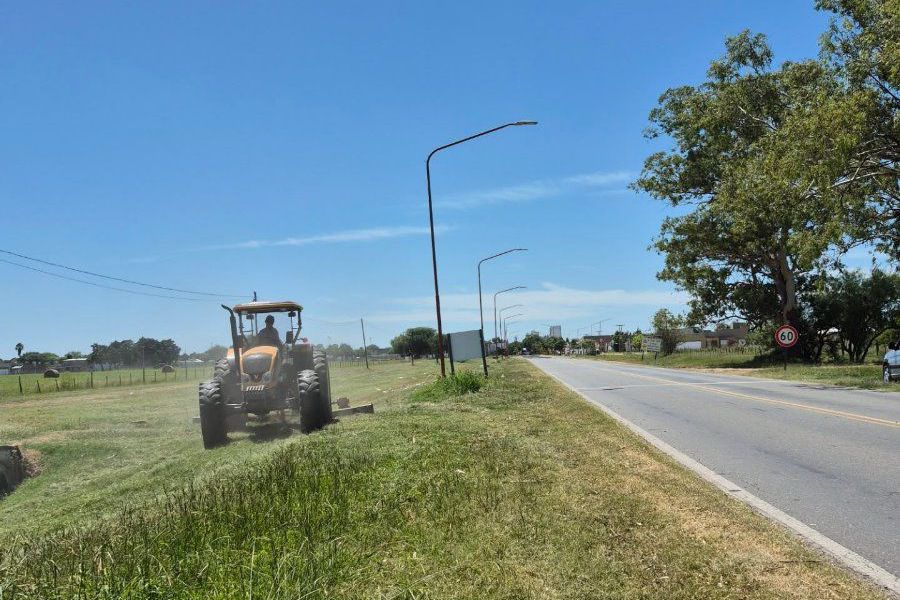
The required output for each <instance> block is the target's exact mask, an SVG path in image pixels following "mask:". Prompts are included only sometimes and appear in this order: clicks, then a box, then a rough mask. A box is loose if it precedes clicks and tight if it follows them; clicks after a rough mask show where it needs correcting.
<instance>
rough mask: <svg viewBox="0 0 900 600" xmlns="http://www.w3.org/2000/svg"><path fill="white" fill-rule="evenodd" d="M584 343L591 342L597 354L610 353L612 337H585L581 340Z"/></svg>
mask: <svg viewBox="0 0 900 600" xmlns="http://www.w3.org/2000/svg"><path fill="white" fill-rule="evenodd" d="M581 339H582V340H584V341H586V342H593V343H594V349H595V350H596V351H597V352H610V351H611V350H612V342H613V336H611V335H586V336H583V337H582V338H581Z"/></svg>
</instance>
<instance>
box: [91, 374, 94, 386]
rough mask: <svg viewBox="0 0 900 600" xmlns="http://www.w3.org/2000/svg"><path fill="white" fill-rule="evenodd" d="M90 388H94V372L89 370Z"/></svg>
mask: <svg viewBox="0 0 900 600" xmlns="http://www.w3.org/2000/svg"><path fill="white" fill-rule="evenodd" d="M91 389H94V372H93V371H91Z"/></svg>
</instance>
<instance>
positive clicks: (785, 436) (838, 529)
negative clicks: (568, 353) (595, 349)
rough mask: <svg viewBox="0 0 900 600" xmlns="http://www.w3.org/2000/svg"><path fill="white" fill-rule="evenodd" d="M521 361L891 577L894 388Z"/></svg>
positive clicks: (898, 556)
mask: <svg viewBox="0 0 900 600" xmlns="http://www.w3.org/2000/svg"><path fill="white" fill-rule="evenodd" d="M531 360H532V362H533V363H534V364H535V365H536V366H538V367H539V368H541V369H543V370H544V371H545V372H547V373H549V374H551V375H554V376H556V377H557V378H559V379H561V380H562V381H564V382H566V383H567V384H569V385H570V386H572V387H573V388H575V389H577V390H578V391H579V392H581V393H582V394H584V395H585V396H587V398H589V399H590V400H591V401H592V402H595V403H597V404H602V405H604V406H606V407H607V408H609V409H612V410H613V411H615V412H616V413H618V414H619V415H621V416H622V417H624V418H626V419H628V420H629V421H631V422H632V423H634V424H636V425H638V426H639V427H641V428H643V429H645V430H647V431H649V432H650V433H652V434H653V435H655V436H656V437H658V438H660V439H661V440H663V441H664V442H666V443H668V444H669V445H671V446H673V447H675V448H676V449H678V450H680V451H681V452H683V453H685V454H687V455H688V456H690V457H691V458H693V459H695V460H697V461H698V462H700V463H702V464H703V465H705V466H706V467H708V468H710V469H712V470H713V471H715V472H716V473H718V474H719V475H722V476H723V477H725V478H727V479H730V480H731V481H733V482H734V483H737V484H738V485H740V486H741V487H743V488H744V489H746V490H747V491H749V492H751V493H752V494H754V495H756V496H757V497H759V498H761V499H763V500H765V501H766V502H768V503H769V504H772V505H773V506H775V507H776V508H779V509H781V510H782V511H784V512H786V513H787V514H789V515H791V516H792V517H794V518H796V519H798V520H800V521H802V522H804V523H806V524H807V525H809V526H810V527H812V528H813V529H816V530H818V531H819V532H820V533H822V534H824V535H826V536H828V537H830V538H831V539H833V540H834V541H836V542H838V543H839V544H841V545H843V546H845V547H847V548H849V549H850V550H853V551H854V552H856V553H857V554H860V555H861V556H863V557H864V558H867V559H868V560H870V561H872V562H874V563H875V564H877V565H879V566H880V567H882V568H883V569H885V570H887V571H889V572H891V573H893V574H894V575H900V394H896V393H891V392H874V391H865V390H853V389H846V388H835V387H828V386H822V385H818V384H805V383H799V382H786V381H773V380H767V379H757V378H753V377H738V376H733V375H720V374H717V373H716V374H713V373H709V374H707V373H699V372H696V371H686V370H678V369H662V368H650V367H643V366H635V365H629V364H622V363H613V362H607V361H595V360H585V359H574V358H562V357H555V358H532V359H531Z"/></svg>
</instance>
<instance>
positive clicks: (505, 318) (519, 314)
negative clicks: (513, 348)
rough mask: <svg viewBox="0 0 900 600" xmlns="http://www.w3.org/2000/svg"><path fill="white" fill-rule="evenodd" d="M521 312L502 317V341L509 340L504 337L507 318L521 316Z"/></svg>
mask: <svg viewBox="0 0 900 600" xmlns="http://www.w3.org/2000/svg"><path fill="white" fill-rule="evenodd" d="M521 316H522V313H516V314H514V315H509V316H507V317H503V341H505V342H507V343H509V340H508V339H507V337H506V331H507V330H506V321H507V320H509V319H515V318H516V317H521Z"/></svg>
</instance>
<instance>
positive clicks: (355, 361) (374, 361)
mask: <svg viewBox="0 0 900 600" xmlns="http://www.w3.org/2000/svg"><path fill="white" fill-rule="evenodd" d="M404 360H409V358H405V357H403V356H400V355H397V354H391V355H384V354H373V355H371V356H369V366H370V367H373V366H376V365H378V364H379V363H395V362H398V361H404ZM328 366H329V367H338V368H343V367H365V366H366V358H365V357H364V356H347V357H344V356H329V357H328Z"/></svg>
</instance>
